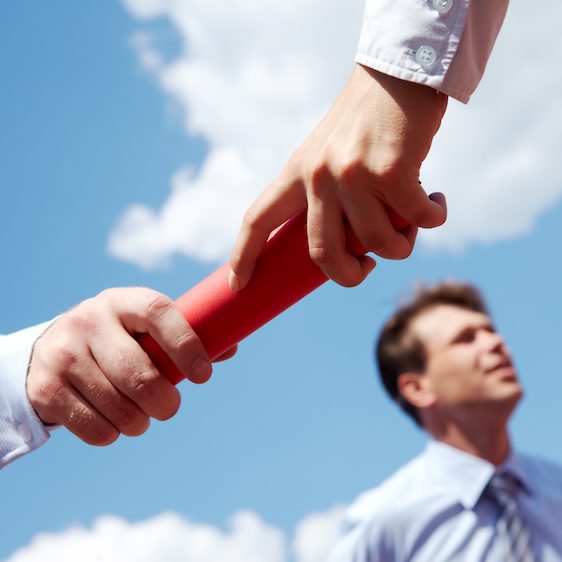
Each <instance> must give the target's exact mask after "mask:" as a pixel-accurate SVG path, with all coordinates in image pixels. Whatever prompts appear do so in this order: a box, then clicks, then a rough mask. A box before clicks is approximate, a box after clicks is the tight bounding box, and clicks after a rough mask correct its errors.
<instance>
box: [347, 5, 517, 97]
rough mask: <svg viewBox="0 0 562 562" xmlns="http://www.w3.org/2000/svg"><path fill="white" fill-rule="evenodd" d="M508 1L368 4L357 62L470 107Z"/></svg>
mask: <svg viewBox="0 0 562 562" xmlns="http://www.w3.org/2000/svg"><path fill="white" fill-rule="evenodd" d="M507 6H508V0H494V1H493V2H492V1H489V0H416V1H414V0H411V1H403V2H396V0H367V3H366V6H365V16H364V19H363V27H362V30H361V37H360V39H359V46H358V49H357V55H356V57H355V61H356V62H358V63H360V64H363V65H365V66H368V67H370V68H373V69H375V70H378V71H379V72H383V73H384V74H389V75H390V76H394V77H395V78H399V79H401V80H407V81H409V82H417V83H419V84H423V85H426V86H429V87H431V88H434V89H435V90H438V91H440V92H443V93H444V94H446V95H448V96H451V97H453V98H455V99H457V100H459V101H461V102H463V103H467V102H468V100H469V99H470V96H471V94H472V93H473V92H474V90H475V89H476V87H477V86H478V84H479V82H480V80H481V78H482V76H483V74H484V70H485V68H486V64H487V62H488V59H489V57H490V54H491V52H492V49H493V46H494V42H495V40H496V37H497V35H498V33H499V31H500V29H501V26H502V23H503V21H504V17H505V13H506V10H507Z"/></svg>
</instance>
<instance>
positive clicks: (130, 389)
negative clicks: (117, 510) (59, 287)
mask: <svg viewBox="0 0 562 562" xmlns="http://www.w3.org/2000/svg"><path fill="white" fill-rule="evenodd" d="M146 332H148V333H149V334H151V335H152V336H153V337H154V339H155V340H156V341H157V342H158V344H159V345H160V346H161V347H162V349H163V350H164V351H165V352H166V353H167V354H168V355H169V356H170V358H171V359H172V360H173V361H174V363H175V364H176V365H177V366H178V368H179V369H180V370H181V371H182V372H183V373H185V374H187V375H188V377H189V378H191V379H192V380H196V382H202V381H203V380H206V379H207V378H208V377H209V376H210V374H211V365H210V362H209V358H208V356H207V353H206V352H205V349H204V348H203V346H202V344H201V342H200V340H199V338H198V337H197V336H196V335H195V333H194V332H193V330H192V329H191V327H190V326H189V324H188V323H187V322H186V321H185V319H184V318H183V316H182V315H181V313H180V312H179V309H178V308H177V306H176V305H175V304H174V303H173V302H172V301H171V300H170V299H169V298H168V297H166V296H164V295H162V294H160V293H158V292H156V291H152V290H150V289H144V288H123V289H109V290H107V291H103V292H102V293H100V294H99V295H98V296H97V297H95V298H92V299H88V300H86V301H84V302H82V303H81V304H80V305H78V306H77V307H75V308H74V309H72V310H71V311H69V312H67V313H66V314H64V315H62V316H61V317H60V318H59V319H58V320H56V321H55V322H54V323H53V324H52V325H51V327H50V328H49V329H48V330H47V331H46V332H45V333H44V334H43V335H42V336H41V337H40V338H39V339H38V340H37V341H36V342H35V345H34V348H33V352H32V356H31V362H30V366H29V370H28V377H27V381H26V382H27V387H26V390H27V395H28V398H29V401H30V403H31V406H32V407H33V408H34V409H35V411H36V412H37V414H38V415H39V417H40V418H41V419H42V420H43V421H44V422H46V423H58V424H61V425H64V426H66V427H67V428H68V429H69V430H70V431H72V432H73V433H74V434H76V435H77V436H78V437H80V438H81V439H83V440H84V441H85V442H86V443H90V444H93V445H107V444H109V443H112V442H113V441H115V439H117V438H118V436H119V434H120V433H123V434H125V435H130V436H135V435H140V434H142V433H144V431H146V429H147V428H148V426H149V423H150V418H151V417H153V418H156V419H159V420H165V419H168V418H170V417H172V416H173V415H174V414H175V413H176V412H177V410H178V408H179V406H180V401H181V399H180V394H179V392H178V390H177V389H176V388H175V386H174V385H173V384H172V383H170V382H169V381H168V379H167V378H166V377H165V376H164V375H163V374H162V373H160V372H158V370H157V369H156V367H155V366H154V364H153V363H152V361H151V360H150V358H149V357H148V355H147V354H146V352H145V351H144V350H143V349H142V347H141V346H140V345H139V343H138V342H137V340H136V339H135V338H134V337H133V335H134V334H136V333H146ZM235 353H236V347H234V348H232V349H231V350H229V351H227V352H226V353H225V354H223V356H222V357H221V359H222V360H224V359H227V358H228V357H231V356H232V355H234V354H235Z"/></svg>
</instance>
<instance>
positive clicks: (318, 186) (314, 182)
mask: <svg viewBox="0 0 562 562" xmlns="http://www.w3.org/2000/svg"><path fill="white" fill-rule="evenodd" d="M333 179H334V176H333V174H332V170H331V169H330V165H329V163H328V161H327V160H326V159H325V158H322V159H320V160H319V161H318V162H317V163H316V164H314V165H313V166H312V168H311V170H310V177H309V184H310V186H311V189H312V190H313V192H314V193H315V194H317V195H322V194H323V193H325V192H326V191H328V190H329V189H330V188H331V186H332V184H333Z"/></svg>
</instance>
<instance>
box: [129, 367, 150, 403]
mask: <svg viewBox="0 0 562 562" xmlns="http://www.w3.org/2000/svg"><path fill="white" fill-rule="evenodd" d="M156 378H157V374H156V373H155V372H154V371H152V370H145V371H142V372H140V373H137V374H135V375H133V376H131V378H130V381H129V389H130V391H131V393H132V394H133V395H134V396H135V397H136V399H137V400H139V401H143V402H145V401H150V400H151V399H152V398H153V397H154V395H155V394H156V389H157V384H156Z"/></svg>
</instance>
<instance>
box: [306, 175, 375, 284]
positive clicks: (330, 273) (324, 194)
mask: <svg viewBox="0 0 562 562" xmlns="http://www.w3.org/2000/svg"><path fill="white" fill-rule="evenodd" d="M335 181H336V180H335V179H334V177H333V176H332V174H331V173H330V172H329V170H327V169H325V170H324V171H323V173H322V174H316V176H315V180H314V188H313V189H312V190H311V191H310V193H309V195H308V205H309V206H308V213H307V233H308V246H309V252H310V257H311V259H312V260H313V261H314V262H315V263H316V265H318V266H319V267H320V268H321V269H322V271H323V272H324V273H325V274H326V276H327V277H329V278H331V279H333V280H334V281H335V282H336V283H339V284H340V285H343V286H344V287H354V286H355V285H358V284H359V283H361V282H362V281H363V280H364V279H365V277H366V276H367V275H368V274H369V272H370V271H371V270H372V269H373V267H374V260H367V261H365V260H360V259H358V258H357V257H355V256H354V255H353V254H351V253H350V252H349V251H348V249H347V247H346V231H345V223H344V217H343V213H342V209H341V207H340V204H339V201H338V199H337V197H336V190H335V186H334V184H335ZM371 262H372V263H371Z"/></svg>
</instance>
